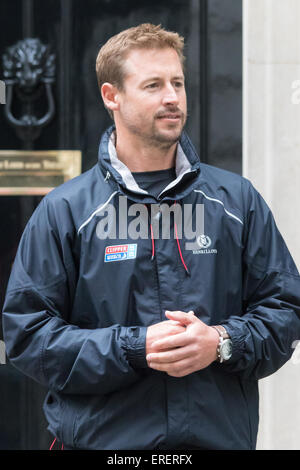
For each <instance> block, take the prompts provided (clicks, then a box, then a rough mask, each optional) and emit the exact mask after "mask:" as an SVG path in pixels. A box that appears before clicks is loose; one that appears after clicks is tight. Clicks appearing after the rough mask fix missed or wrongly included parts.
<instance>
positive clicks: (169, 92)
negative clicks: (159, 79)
mask: <svg viewBox="0 0 300 470" xmlns="http://www.w3.org/2000/svg"><path fill="white" fill-rule="evenodd" d="M178 102H179V100H178V95H177V92H176V90H175V88H174V86H173V85H172V84H171V83H170V84H168V85H166V87H165V91H164V95H163V104H164V105H168V104H172V105H174V104H175V105H177V104H178Z"/></svg>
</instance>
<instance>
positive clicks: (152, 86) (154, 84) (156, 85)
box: [146, 82, 158, 90]
mask: <svg viewBox="0 0 300 470" xmlns="http://www.w3.org/2000/svg"><path fill="white" fill-rule="evenodd" d="M157 87H158V83H156V82H155V83H149V85H147V86H146V88H148V89H150V90H151V89H152V90H153V89H154V88H157Z"/></svg>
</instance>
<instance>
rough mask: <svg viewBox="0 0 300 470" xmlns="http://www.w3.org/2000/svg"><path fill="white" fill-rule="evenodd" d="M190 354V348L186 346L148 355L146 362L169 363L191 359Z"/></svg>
mask: <svg viewBox="0 0 300 470" xmlns="http://www.w3.org/2000/svg"><path fill="white" fill-rule="evenodd" d="M192 354H193V353H192V351H191V348H189V347H188V346H187V347H183V348H178V349H171V350H169V351H163V352H159V353H150V354H148V355H147V357H146V359H147V361H148V362H159V363H171V362H178V361H181V360H183V359H186V358H188V357H191V355H192Z"/></svg>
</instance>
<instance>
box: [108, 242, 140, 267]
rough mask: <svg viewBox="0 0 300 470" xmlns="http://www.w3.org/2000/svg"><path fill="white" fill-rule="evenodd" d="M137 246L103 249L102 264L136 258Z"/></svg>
mask: <svg viewBox="0 0 300 470" xmlns="http://www.w3.org/2000/svg"><path fill="white" fill-rule="evenodd" d="M136 251H137V244H136V243H130V244H126V245H111V246H107V247H106V248H105V254H104V263H109V262H111V261H125V260H127V259H134V258H136Z"/></svg>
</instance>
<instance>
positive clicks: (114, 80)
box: [96, 23, 185, 91]
mask: <svg viewBox="0 0 300 470" xmlns="http://www.w3.org/2000/svg"><path fill="white" fill-rule="evenodd" d="M167 47H171V48H173V49H175V50H176V52H177V54H178V56H179V59H180V61H181V64H182V68H183V67H184V60H185V58H184V55H183V48H184V38H183V37H181V36H179V34H178V33H174V32H171V31H166V30H165V29H163V28H162V27H161V25H153V24H150V23H143V24H140V25H139V26H135V27H132V28H129V29H126V30H124V31H121V32H120V33H118V34H116V35H115V36H112V37H111V38H110V39H109V40H108V41H107V42H106V43H105V44H104V45H103V46H102V47H101V49H100V51H99V53H98V56H97V60H96V74H97V81H98V86H99V89H100V91H101V86H102V85H103V83H105V82H108V83H111V84H112V85H114V86H116V87H117V88H118V89H119V90H122V89H123V83H124V78H125V71H124V67H123V65H124V62H125V59H126V55H127V54H128V53H129V51H130V50H132V49H156V48H157V49H163V48H167Z"/></svg>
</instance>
